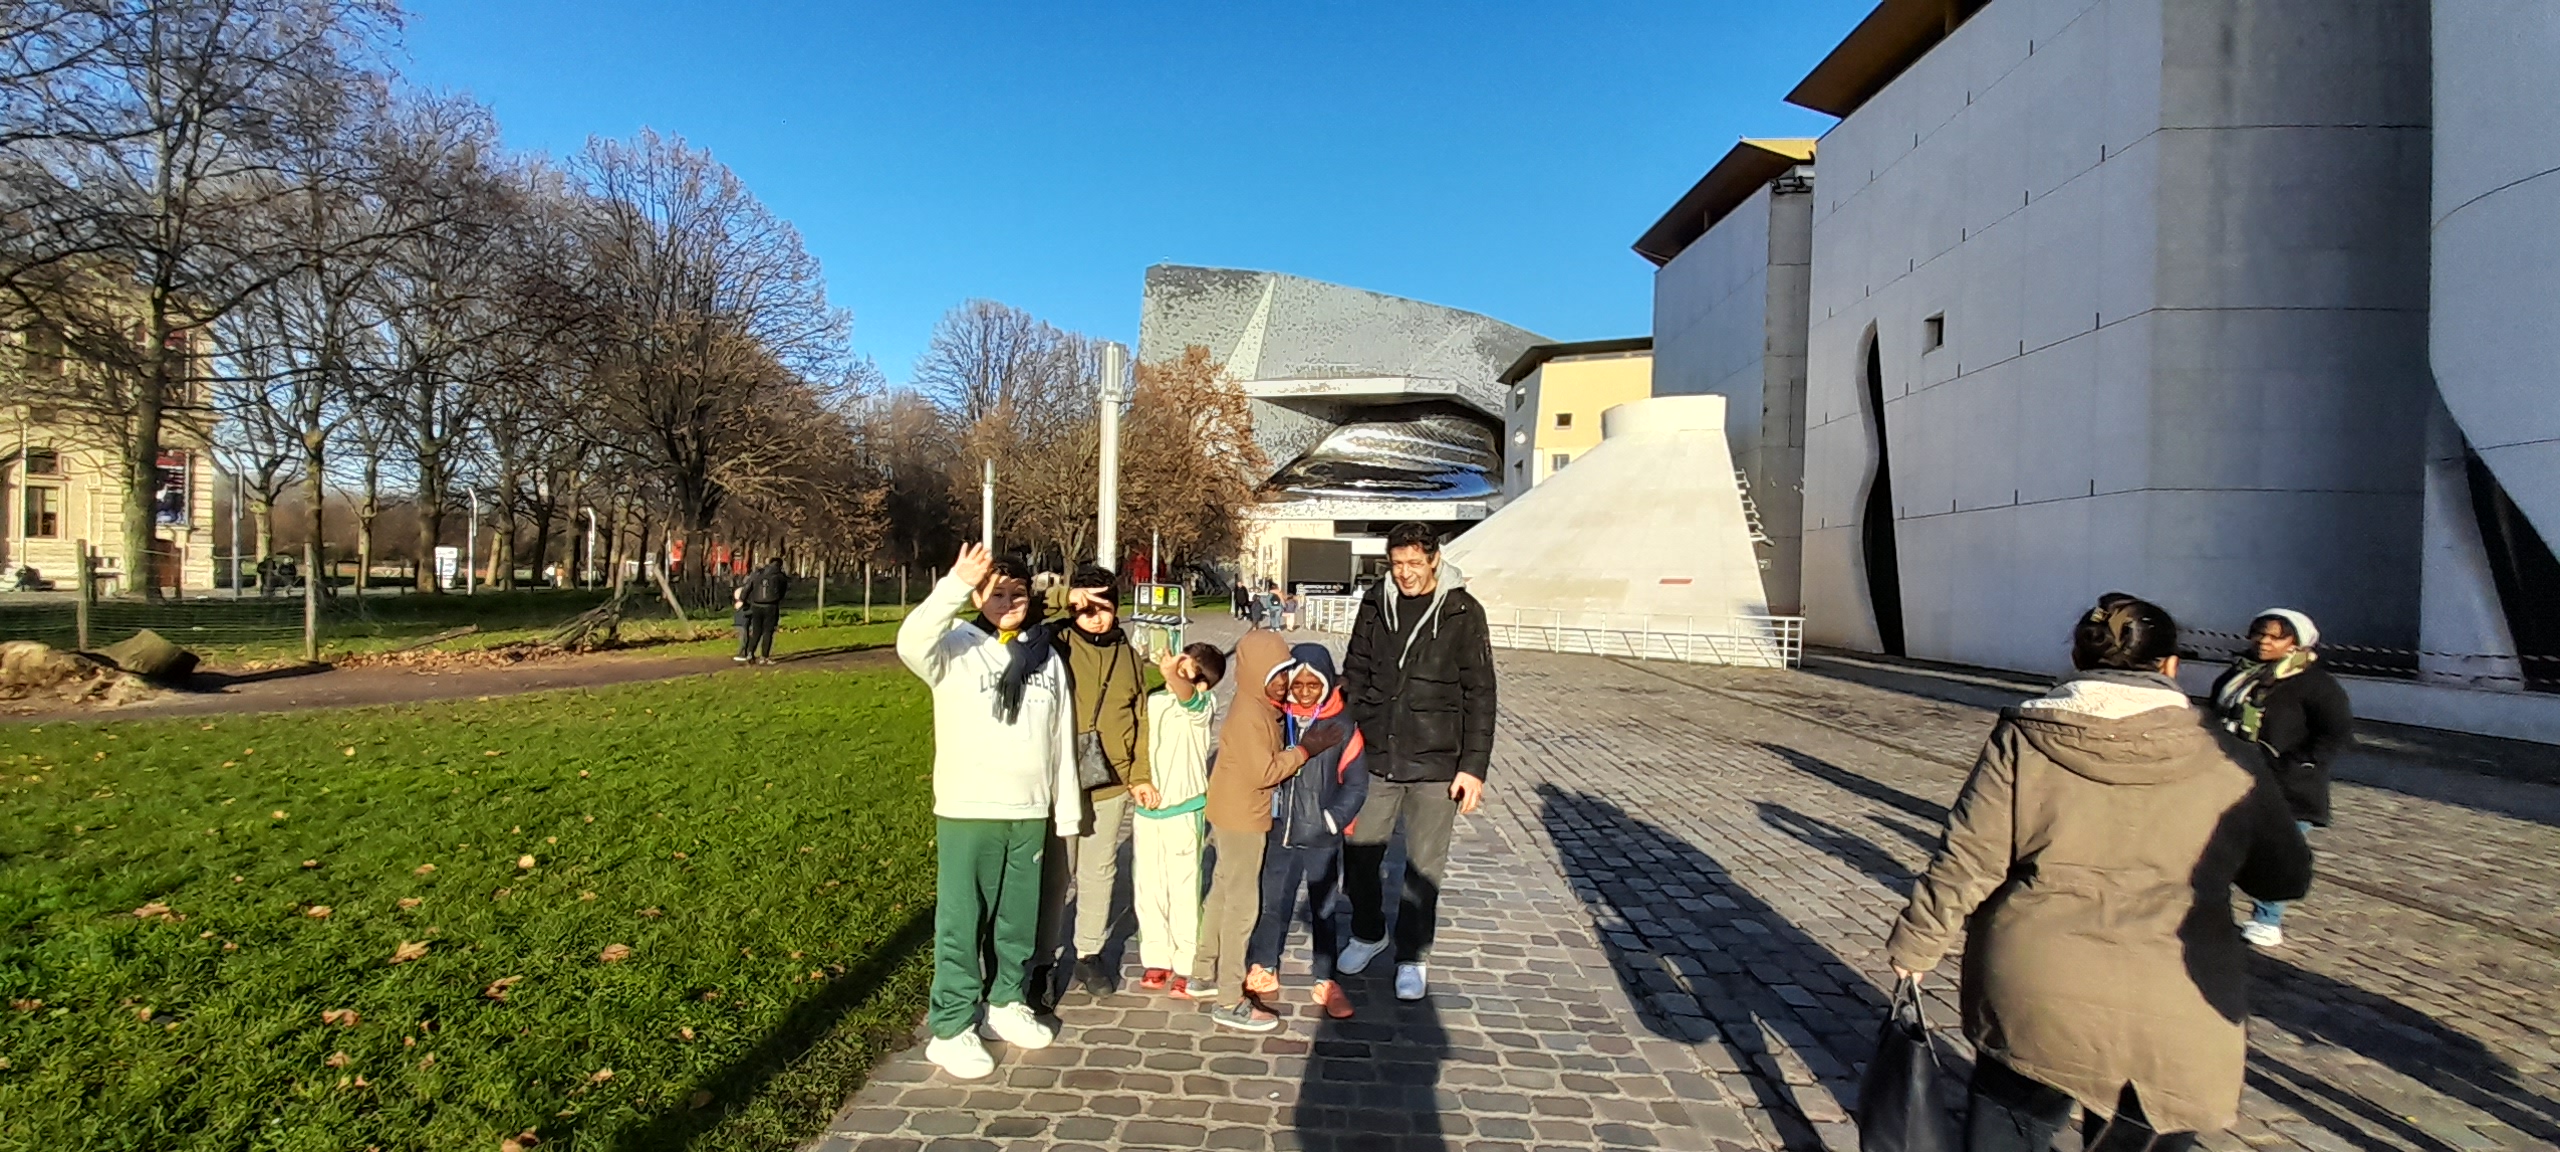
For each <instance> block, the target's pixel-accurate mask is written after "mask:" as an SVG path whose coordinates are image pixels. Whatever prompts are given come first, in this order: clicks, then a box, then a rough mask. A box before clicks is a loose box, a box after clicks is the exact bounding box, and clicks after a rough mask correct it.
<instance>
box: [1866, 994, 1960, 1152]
mask: <svg viewBox="0 0 2560 1152" xmlns="http://www.w3.org/2000/svg"><path fill="white" fill-rule="evenodd" d="M1946 1079H1947V1074H1946V1069H1945V1068H1943V1067H1941V1066H1939V1064H1938V1050H1937V1048H1936V1047H1935V1046H1934V1045H1932V1044H1931V1043H1930V1040H1929V1022H1928V1019H1927V1018H1926V1017H1925V1016H1923V1015H1922V1014H1921V1011H1920V981H1919V980H1918V979H1916V978H1914V979H1906V980H1901V981H1898V982H1896V983H1895V984H1894V986H1893V1006H1892V1008H1891V1009H1890V1010H1889V1012H1888V1013H1887V1015H1886V1016H1885V1021H1884V1027H1882V1028H1879V1029H1877V1030H1876V1054H1875V1058H1874V1059H1872V1060H1869V1061H1867V1075H1866V1078H1865V1079H1863V1080H1860V1081H1859V1082H1858V1152H1956V1150H1957V1149H1959V1148H1961V1147H1963V1144H1962V1142H1961V1141H1959V1140H1957V1139H1956V1133H1955V1129H1954V1127H1953V1126H1952V1125H1950V1124H1949V1123H1948V1121H1947V1107H1946V1100H1945V1097H1944V1092H1943V1089H1941V1088H1940V1085H1941V1084H1943V1083H1945V1082H1946Z"/></svg>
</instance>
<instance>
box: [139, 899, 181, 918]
mask: <svg viewBox="0 0 2560 1152" xmlns="http://www.w3.org/2000/svg"><path fill="white" fill-rule="evenodd" d="M133 918H134V919H136V920H175V919H177V918H178V914H177V913H175V912H171V911H170V910H169V906H168V905H166V904H163V903H161V902H159V901H157V900H154V901H152V902H150V903H148V904H145V905H143V906H142V907H140V908H136V909H134V910H133Z"/></svg>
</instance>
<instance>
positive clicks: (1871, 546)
mask: <svg viewBox="0 0 2560 1152" xmlns="http://www.w3.org/2000/svg"><path fill="white" fill-rule="evenodd" d="M1864 383H1865V385H1866V389H1865V396H1866V400H1867V432H1868V434H1869V436H1870V437H1871V438H1872V439H1871V440H1870V443H1872V444H1874V445H1875V471H1874V473H1873V476H1874V478H1873V479H1872V480H1870V481H1868V483H1867V505H1866V508H1865V509H1863V510H1862V511H1861V512H1860V514H1859V517H1858V535H1859V541H1858V542H1859V547H1860V548H1861V549H1862V550H1863V552H1864V559H1865V561H1866V564H1865V567H1866V570H1867V603H1869V604H1872V605H1874V606H1875V613H1876V637H1877V638H1878V640H1880V641H1881V642H1882V643H1883V645H1884V651H1885V654H1886V655H1888V656H1900V655H1902V654H1903V646H1902V558H1901V556H1900V555H1899V553H1898V552H1897V550H1896V549H1895V547H1894V540H1893V452H1892V447H1891V443H1892V442H1891V441H1889V440H1887V439H1886V438H1885V434H1884V345H1883V342H1882V341H1881V340H1880V339H1878V338H1877V336H1876V334H1875V333H1874V332H1872V331H1870V332H1869V333H1868V334H1867V365H1866V380H1865V381H1864Z"/></svg>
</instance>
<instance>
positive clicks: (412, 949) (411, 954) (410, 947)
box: [391, 940, 427, 964]
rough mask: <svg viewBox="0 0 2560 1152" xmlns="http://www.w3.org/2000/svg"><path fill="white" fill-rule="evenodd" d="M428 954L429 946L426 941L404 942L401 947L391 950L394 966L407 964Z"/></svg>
mask: <svg viewBox="0 0 2560 1152" xmlns="http://www.w3.org/2000/svg"><path fill="white" fill-rule="evenodd" d="M426 954H427V945H426V942H425V941H423V940H403V941H401V942H400V946H399V947H397V948H394V949H392V950H391V962H392V963H394V964H406V963H408V962H410V961H412V960H415V959H417V958H419V957H421V956H424V955H426Z"/></svg>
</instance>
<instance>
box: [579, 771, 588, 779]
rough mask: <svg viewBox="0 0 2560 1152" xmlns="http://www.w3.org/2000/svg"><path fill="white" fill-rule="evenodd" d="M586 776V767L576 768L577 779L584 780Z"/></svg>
mask: <svg viewBox="0 0 2560 1152" xmlns="http://www.w3.org/2000/svg"><path fill="white" fill-rule="evenodd" d="M586 778H587V770H586V769H584V768H580V769H578V779H580V780H584V779H586Z"/></svg>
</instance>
